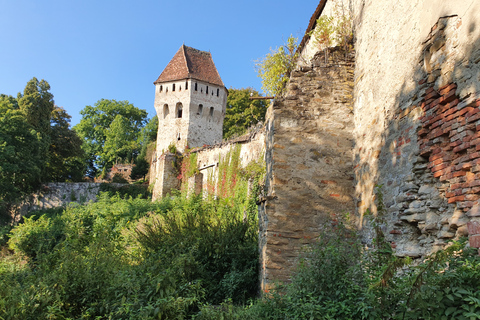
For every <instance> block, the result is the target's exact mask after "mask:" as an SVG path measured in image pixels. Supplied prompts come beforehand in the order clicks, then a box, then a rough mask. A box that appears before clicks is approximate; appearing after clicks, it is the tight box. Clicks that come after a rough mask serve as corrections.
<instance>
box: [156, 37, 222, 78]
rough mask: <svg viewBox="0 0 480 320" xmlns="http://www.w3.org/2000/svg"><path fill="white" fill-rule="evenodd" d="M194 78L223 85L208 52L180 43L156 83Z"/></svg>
mask: <svg viewBox="0 0 480 320" xmlns="http://www.w3.org/2000/svg"><path fill="white" fill-rule="evenodd" d="M183 79H195V80H200V81H203V82H208V83H211V84H215V85H217V86H222V87H225V86H224V84H223V81H222V79H221V78H220V75H219V74H218V71H217V68H216V67H215V64H214V63H213V59H212V55H211V54H210V52H206V51H200V50H197V49H194V48H191V47H187V46H186V45H182V46H181V47H180V49H178V51H177V53H175V55H174V56H173V58H172V60H170V62H169V63H168V65H167V66H166V67H165V69H164V70H163V72H162V74H160V76H159V77H158V79H157V81H155V82H154V84H156V83H162V82H168V81H175V80H183Z"/></svg>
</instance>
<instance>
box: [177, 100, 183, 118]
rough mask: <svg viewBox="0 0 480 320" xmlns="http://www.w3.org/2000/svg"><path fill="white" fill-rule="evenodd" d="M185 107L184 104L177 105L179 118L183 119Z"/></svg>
mask: <svg viewBox="0 0 480 320" xmlns="http://www.w3.org/2000/svg"><path fill="white" fill-rule="evenodd" d="M182 109H183V106H182V104H181V103H180V102H179V103H177V118H181V117H182V112H183V110H182Z"/></svg>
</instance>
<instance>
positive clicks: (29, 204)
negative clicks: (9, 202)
mask: <svg viewBox="0 0 480 320" xmlns="http://www.w3.org/2000/svg"><path fill="white" fill-rule="evenodd" d="M100 185H101V183H94V182H75V183H72V182H50V183H47V184H45V185H43V186H42V188H41V189H40V190H39V191H38V192H36V193H34V194H32V195H31V196H30V197H28V198H27V199H25V200H24V201H23V202H22V203H21V204H19V205H18V206H16V207H15V208H14V209H13V210H12V214H13V215H14V216H13V220H14V221H15V222H18V221H19V220H20V218H21V217H22V216H24V215H25V214H27V213H28V212H30V211H33V210H43V209H50V208H57V207H64V206H66V205H68V204H69V203H71V202H77V203H87V202H89V201H96V200H97V195H98V193H99V192H100ZM114 185H117V184H114Z"/></svg>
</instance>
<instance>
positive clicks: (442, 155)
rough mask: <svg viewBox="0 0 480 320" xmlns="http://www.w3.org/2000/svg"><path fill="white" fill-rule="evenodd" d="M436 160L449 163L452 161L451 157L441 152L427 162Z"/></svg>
mask: <svg viewBox="0 0 480 320" xmlns="http://www.w3.org/2000/svg"><path fill="white" fill-rule="evenodd" d="M437 159H443V160H444V161H450V160H452V156H451V155H450V154H448V153H446V152H441V153H437V154H433V155H431V156H430V158H429V159H428V160H429V161H434V160H437Z"/></svg>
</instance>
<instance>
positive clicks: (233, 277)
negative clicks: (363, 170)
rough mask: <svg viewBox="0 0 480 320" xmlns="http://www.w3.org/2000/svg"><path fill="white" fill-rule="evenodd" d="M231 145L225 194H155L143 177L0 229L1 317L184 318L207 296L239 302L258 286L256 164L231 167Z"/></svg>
mask: <svg viewBox="0 0 480 320" xmlns="http://www.w3.org/2000/svg"><path fill="white" fill-rule="evenodd" d="M238 155H239V154H238V152H234V151H232V152H231V153H230V154H229V155H228V156H227V158H226V160H224V161H223V162H222V163H223V168H224V169H225V170H227V171H230V172H233V171H238V174H235V175H229V178H223V179H221V181H223V182H222V183H223V185H228V186H231V187H232V188H234V190H232V192H229V196H227V197H220V198H216V197H214V196H213V195H210V196H207V197H206V198H202V197H201V196H193V195H192V196H190V197H188V198H187V197H186V196H185V193H184V194H175V195H173V196H172V197H166V198H164V199H163V200H162V201H160V202H154V203H152V202H151V200H150V199H141V197H144V196H145V194H144V193H143V192H144V191H145V190H144V191H142V190H140V189H138V188H141V187H144V186H142V185H129V186H125V187H128V189H124V187H120V188H113V186H112V185H111V184H104V185H102V191H104V192H103V193H102V194H101V196H100V197H99V199H98V201H97V202H96V203H88V204H86V205H78V204H73V205H71V206H69V207H67V208H66V209H64V210H49V211H43V212H38V213H33V214H32V215H31V216H30V217H25V219H24V221H23V223H21V224H19V225H18V226H15V227H14V228H13V229H12V230H9V229H5V230H3V229H2V230H0V239H1V240H2V243H3V244H5V242H6V241H7V240H8V246H9V249H10V250H12V251H13V252H14V254H13V255H12V254H4V255H3V256H1V257H0V281H1V283H2V286H1V287H0V319H187V318H191V317H193V316H195V315H199V314H200V310H201V309H202V308H203V306H204V305H217V304H220V303H223V302H224V301H229V302H230V303H233V304H235V305H245V304H246V303H247V302H248V301H249V300H250V299H253V298H254V297H255V296H256V294H257V290H258V283H257V282H258V239H257V237H258V230H257V229H258V227H257V224H258V222H257V211H256V204H255V202H256V198H257V191H258V190H259V187H258V181H259V180H260V179H261V178H262V173H263V171H262V170H256V169H255V168H253V169H248V170H236V169H238ZM233 159H236V161H234V160H233ZM183 161H184V162H188V163H190V160H189V159H188V158H184V159H183ZM230 164H231V166H233V167H232V168H230V169H229V167H230ZM233 176H234V177H235V178H234V179H235V183H232V182H230V181H225V179H233ZM249 179H250V181H252V180H255V181H257V182H256V183H255V187H254V190H250V192H249V190H248V184H249V183H248V180H249ZM249 195H250V196H249Z"/></svg>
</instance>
